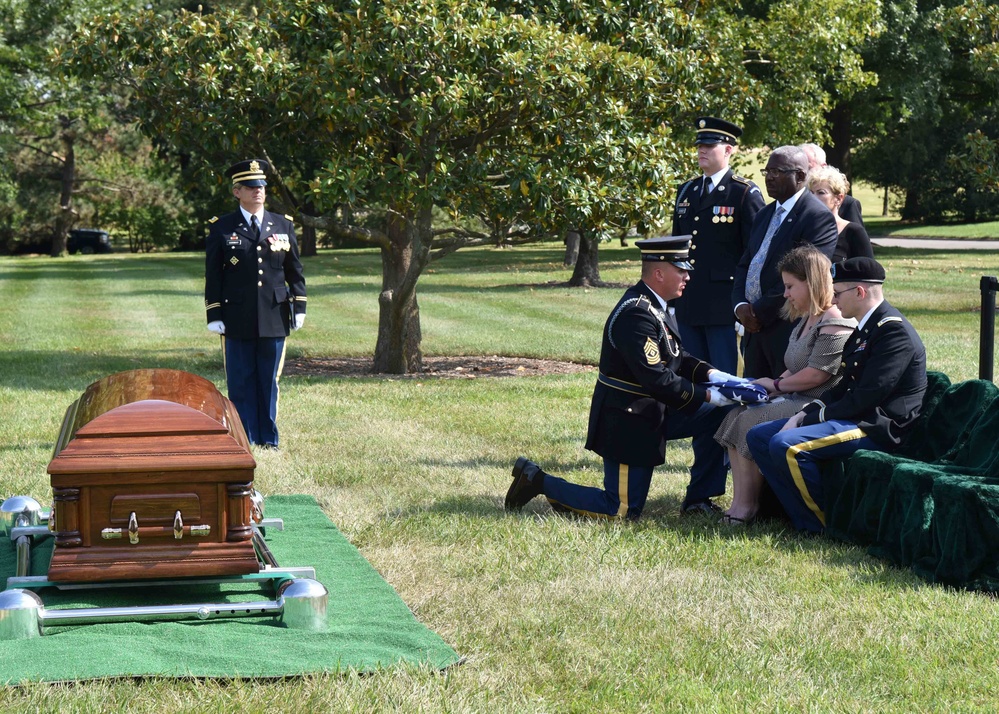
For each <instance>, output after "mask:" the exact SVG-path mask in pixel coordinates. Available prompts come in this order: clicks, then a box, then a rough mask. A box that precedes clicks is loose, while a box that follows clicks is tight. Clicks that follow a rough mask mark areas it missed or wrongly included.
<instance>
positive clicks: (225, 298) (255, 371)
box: [205, 210, 306, 446]
mask: <svg viewBox="0 0 999 714" xmlns="http://www.w3.org/2000/svg"><path fill="white" fill-rule="evenodd" d="M205 308H206V310H207V317H208V322H209V323H211V322H214V321H217V320H221V321H222V322H223V323H225V341H224V344H225V370H226V383H227V387H228V392H229V399H231V400H232V402H233V404H234V405H235V406H236V410H237V411H238V412H239V415H240V419H241V420H242V422H243V426H244V428H245V429H246V433H247V436H248V437H249V439H250V441H251V442H252V443H254V444H260V445H266V446H277V444H278V432H277V403H278V386H277V382H278V379H279V377H280V374H281V369H282V367H283V366H284V350H285V338H286V337H287V336H288V334H289V333H290V330H291V326H292V324H293V320H294V315H297V314H301V315H304V314H305V308H306V292H305V277H304V275H303V273H302V263H301V261H300V259H299V255H298V243H297V241H296V240H295V228H294V224H293V223H292V221H291V218H290V217H288V216H283V215H280V214H277V213H271V212H270V211H264V213H263V220H262V223H261V227H260V235H259V238H258V237H256V236H254V232H253V230H252V229H251V226H250V225H249V224H248V223H247V221H246V219H245V218H244V217H243V214H242V212H241V211H240V210H236V211H234V212H233V213H228V214H226V215H224V216H221V217H220V218H218V219H212V222H211V227H210V229H209V233H208V240H207V244H206V252H205Z"/></svg>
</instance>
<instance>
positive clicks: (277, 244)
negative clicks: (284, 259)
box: [267, 233, 291, 251]
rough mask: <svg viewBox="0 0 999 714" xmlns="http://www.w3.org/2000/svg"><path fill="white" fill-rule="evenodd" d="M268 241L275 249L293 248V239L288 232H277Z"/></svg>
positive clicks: (286, 249)
mask: <svg viewBox="0 0 999 714" xmlns="http://www.w3.org/2000/svg"><path fill="white" fill-rule="evenodd" d="M267 242H268V243H270V244H271V250H273V251H282V250H284V251H288V250H291V240H290V239H289V238H288V234H287V233H275V234H274V235H272V236H270V237H269V238H268V239H267Z"/></svg>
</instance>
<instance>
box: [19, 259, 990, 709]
mask: <svg viewBox="0 0 999 714" xmlns="http://www.w3.org/2000/svg"><path fill="white" fill-rule="evenodd" d="M635 252H636V251H635V250H634V249H622V248H619V247H617V246H609V247H607V248H606V249H602V262H601V266H602V267H601V271H602V277H603V278H604V279H605V280H610V281H615V282H620V283H630V282H633V281H634V279H635V276H636V275H637V271H638V262H637V261H636V260H635V256H634V253H635ZM878 258H879V259H880V260H882V261H883V262H884V263H885V265H886V267H887V268H888V274H889V282H888V284H887V287H886V291H887V292H888V295H889V298H890V299H891V300H892V301H893V302H894V303H895V304H896V305H898V306H899V307H900V308H901V309H902V310H903V311H904V312H905V313H906V314H908V315H909V316H910V317H911V319H912V321H913V323H914V324H915V326H916V328H917V329H918V330H919V331H920V334H921V335H922V336H923V338H924V340H925V341H926V344H927V348H928V353H929V366H930V368H931V369H942V370H943V371H946V372H948V373H949V374H950V375H951V376H952V378H953V379H955V380H958V379H966V378H970V377H974V376H975V375H976V374H977V354H978V319H979V316H978V312H977V309H978V304H979V296H978V280H979V276H980V275H982V274H991V273H993V272H994V271H995V266H996V265H999V260H997V258H999V255H997V254H996V253H993V252H986V253H938V252H932V251H928V252H920V251H906V250H902V249H879V250H878ZM305 267H306V275H307V279H308V281H309V297H310V299H309V316H308V319H307V321H306V327H305V329H304V330H302V331H301V332H299V333H296V334H295V335H293V337H292V338H291V340H290V342H289V354H293V355H298V356H308V355H316V356H330V355H366V354H369V353H370V351H371V349H372V348H373V344H374V337H375V333H374V329H375V325H376V321H377V291H378V289H379V285H380V277H379V276H380V269H379V265H378V260H377V256H376V255H375V254H374V253H372V252H370V251H342V252H336V253H324V254H322V255H320V256H319V257H318V258H314V259H308V260H307V261H306V266H305ZM202 270H203V264H202V257H201V256H196V255H163V256H161V255H157V256H139V257H136V256H118V255H114V256H108V257H100V258H93V257H90V258H82V257H81V258H70V259H64V260H50V259H35V260H26V259H0V289H2V290H3V294H4V295H5V296H7V303H8V305H7V308H8V309H6V310H4V311H3V312H0V410H2V413H3V414H4V420H3V421H2V422H0V435H2V438H0V493H2V494H4V495H9V494H12V493H30V494H31V495H34V496H36V497H37V498H39V499H40V500H42V501H43V502H45V503H47V502H48V500H49V497H48V496H47V492H48V491H47V489H48V480H47V476H46V474H45V466H46V464H47V463H48V460H49V458H50V457H51V448H52V443H53V441H54V439H55V436H56V433H57V431H58V428H59V423H60V421H61V418H62V414H63V411H64V410H65V408H66V407H67V406H68V405H69V404H70V403H71V402H72V401H73V400H74V399H75V398H76V397H77V396H79V393H80V392H81V391H82V390H83V388H85V387H86V385H87V384H89V383H90V382H91V381H94V380H95V379H98V378H100V377H103V376H105V375H106V374H108V373H111V372H114V371H118V370H121V369H131V368H136V367H172V368H178V369H185V370H188V371H191V372H195V373H197V374H201V375H203V376H206V377H208V378H209V379H212V380H214V381H215V382H216V384H219V385H220V386H222V372H221V359H220V355H219V348H218V341H217V338H215V337H214V336H213V335H210V334H209V333H207V331H205V329H204V322H205V321H204V312H203V301H202V294H201V280H202ZM432 270H433V272H431V273H428V274H427V275H426V276H425V278H424V279H423V280H422V281H421V284H420V304H421V307H422V310H423V318H424V320H423V327H424V335H425V344H424V346H425V349H426V351H427V353H428V354H445V355H446V354H507V355H520V356H544V357H547V358H555V359H562V360H575V361H582V362H589V363H593V362H595V360H596V358H597V355H598V351H599V337H600V328H601V326H602V324H603V321H604V320H605V319H606V315H607V313H608V311H609V310H610V308H611V306H612V305H613V304H614V303H615V302H616V300H617V299H618V297H619V295H620V292H621V291H620V290H619V289H607V290H589V291H582V290H569V289H567V288H560V287H542V286H545V285H547V284H548V283H551V282H557V281H560V280H564V279H565V278H567V277H568V271H567V270H566V269H564V268H562V267H561V253H560V251H559V248H558V246H552V245H549V246H539V247H533V248H525V249H517V250H507V251H496V250H473V251H467V252H459V253H458V254H456V255H454V256H452V257H450V258H448V259H447V260H446V261H443V262H441V263H440V264H435V265H434V266H433V269H432ZM592 381H593V376H592V374H568V375H553V376H550V377H539V378H530V379H528V378H508V379H488V378H478V379H469V380H438V379H432V378H428V379H420V380H393V379H391V378H377V377H371V378H361V379H339V378H333V377H317V376H305V375H300V376H299V375H296V376H288V377H286V378H285V379H283V380H282V391H281V404H280V408H281V413H280V426H281V438H282V443H283V446H284V449H283V450H282V451H281V452H279V453H273V452H260V453H258V454H256V456H257V459H258V468H257V473H256V485H257V488H259V489H260V490H261V491H263V492H264V493H269V494H273V493H308V494H311V495H313V496H315V497H316V498H317V499H318V500H319V502H320V503H321V505H322V506H323V509H324V510H325V512H326V513H327V514H328V515H329V516H330V517H331V518H332V519H333V521H334V522H335V523H336V524H337V526H338V527H339V528H340V529H341V530H342V531H343V532H344V534H345V535H346V536H347V537H348V538H349V539H350V540H351V541H352V542H353V543H354V544H355V545H357V547H359V548H360V550H361V552H362V553H363V554H364V555H365V557H367V558H368V559H369V560H370V561H371V562H372V563H373V564H374V565H375V567H376V568H377V569H378V570H379V572H380V573H381V574H382V575H383V577H385V578H386V579H387V580H388V581H389V582H390V583H391V584H392V585H393V586H394V587H395V588H396V589H397V590H398V591H399V593H400V595H401V596H402V597H403V599H404V600H405V601H406V602H407V603H408V604H409V605H410V607H411V608H412V609H413V610H414V612H415V613H416V615H417V616H418V617H419V618H420V620H421V621H423V622H424V623H425V624H427V625H428V626H430V627H431V628H433V629H434V630H435V631H437V632H438V633H440V634H441V635H442V636H443V637H444V639H445V640H446V641H447V642H448V643H449V644H451V645H452V646H453V647H454V648H455V649H456V650H457V651H458V652H459V654H461V655H464V656H467V657H468V661H467V663H466V664H465V665H463V666H462V667H459V668H456V669H453V670H450V671H448V672H446V673H434V672H428V671H424V670H420V669H416V668H413V669H400V670H393V671H391V672H384V673H381V674H378V675H375V676H372V677H356V676H350V675H348V676H345V677H340V678H328V677H314V678H306V679H295V680H289V681H282V682H245V681H235V682H220V681H171V680H156V679H153V680H145V681H139V682H133V681H110V682H96V683H88V684H81V685H56V686H50V685H37V684H29V685H26V686H24V687H22V688H19V689H7V690H4V691H3V692H2V693H0V706H3V708H4V709H5V710H8V711H27V710H35V709H39V710H56V709H59V710H69V711H94V710H107V709H128V710H130V711H154V710H155V711H163V710H164V709H168V710H180V711H193V710H195V709H197V710H209V711H237V710H251V711H262V710H264V709H271V708H276V707H280V708H291V707H294V708H295V709H302V710H304V711H314V710H317V711H334V710H335V711H357V712H361V711H364V712H370V711H381V710H400V711H469V712H473V711H474V712H480V711H511V712H520V711H542V712H544V711H580V712H582V711H586V712H590V711H608V712H609V711H690V710H705V711H744V710H748V709H754V710H761V711H772V710H776V711H801V710H808V711H829V710H833V711H900V712H901V711H906V712H908V711H913V710H915V711H939V710H948V711H950V710H958V711H961V710H963V711H977V710H982V709H987V708H989V707H991V706H992V701H993V699H994V692H995V690H996V686H997V684H999V681H997V679H999V675H997V673H996V671H995V662H996V660H997V657H999V644H997V643H996V638H995V636H994V634H995V627H994V622H995V621H996V618H997V615H999V605H997V603H996V601H995V600H994V599H992V598H987V597H982V596H980V595H974V594H969V593H963V592H955V591H951V590H947V589H944V588H939V587H935V586H929V585H926V584H925V583H923V582H922V581H920V580H918V579H916V578H915V577H914V576H913V575H911V574H910V573H908V572H907V571H901V570H896V569H894V568H891V567H889V566H887V565H886V564H884V563H882V562H881V561H877V560H874V559H872V558H870V557H868V556H867V555H866V554H865V553H864V551H862V550H859V549H857V548H853V547H850V546H845V545H842V544H838V543H834V542H830V541H827V540H825V539H821V538H802V537H799V536H798V535H796V534H793V533H788V532H785V531H784V530H782V529H781V528H779V527H776V526H758V527H752V528H750V529H748V530H746V531H742V530H731V529H726V528H722V527H720V526H718V525H716V524H714V523H712V522H710V521H708V520H706V519H701V518H692V519H681V518H680V516H679V515H678V514H677V506H678V504H679V501H680V498H681V497H682V493H683V489H684V486H685V484H686V469H687V468H688V466H689V463H690V460H691V454H690V449H689V446H688V445H687V444H686V443H676V444H671V445H670V448H669V450H668V453H667V463H666V464H665V465H664V466H663V467H662V468H661V469H659V470H658V471H657V474H656V477H655V479H654V480H653V488H652V492H651V494H650V501H649V505H648V508H647V516H646V517H645V518H644V519H643V520H642V521H640V522H638V523H633V524H632V523H613V522H606V523H590V522H584V521H577V520H570V519H563V518H560V517H553V516H552V515H551V514H550V511H549V510H548V508H547V507H546V506H544V505H543V504H542V503H541V502H540V501H538V502H535V503H532V504H531V505H530V506H529V507H528V508H527V509H526V510H525V512H524V513H523V514H521V515H506V514H505V513H504V512H503V511H502V497H503V494H504V492H505V490H506V487H507V486H508V484H509V478H510V467H511V466H512V463H513V461H514V459H515V458H516V457H517V456H518V455H519V454H522V453H526V454H528V455H530V456H532V457H534V458H536V459H537V460H539V461H540V462H541V463H543V464H544V465H545V466H546V467H547V468H549V469H550V470H551V471H553V472H557V473H559V474H560V475H564V476H566V477H568V478H571V479H574V480H578V481H581V482H585V483H590V484H594V485H596V484H598V483H599V482H600V480H601V473H600V463H599V460H598V459H597V458H596V457H595V456H594V455H593V454H591V453H589V452H586V451H585V450H583V448H582V444H583V437H584V434H585V428H586V417H587V408H588V404H589V396H590V391H591V388H592ZM0 547H2V546H0ZM332 606H333V607H334V608H335V603H334V604H333V605H332Z"/></svg>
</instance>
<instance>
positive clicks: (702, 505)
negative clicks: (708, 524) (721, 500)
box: [680, 498, 724, 516]
mask: <svg viewBox="0 0 999 714" xmlns="http://www.w3.org/2000/svg"><path fill="white" fill-rule="evenodd" d="M680 513H682V514H683V515H685V516H688V515H692V514H698V513H700V514H707V515H709V516H715V515H719V514H721V513H724V511H723V510H722V507H721V506H718V505H716V504H715V503H714V502H712V500H711V499H710V498H703V499H701V500H700V501H691V502H690V503H683V504H682V505H681V506H680Z"/></svg>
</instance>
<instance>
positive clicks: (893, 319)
mask: <svg viewBox="0 0 999 714" xmlns="http://www.w3.org/2000/svg"><path fill="white" fill-rule="evenodd" d="M901 321H902V318H901V317H898V316H897V315H889V316H888V317H886V318H884V319H882V320H881V322H879V323H878V327H881V326H882V325H883V324H885V323H886V322H901Z"/></svg>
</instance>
